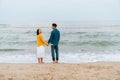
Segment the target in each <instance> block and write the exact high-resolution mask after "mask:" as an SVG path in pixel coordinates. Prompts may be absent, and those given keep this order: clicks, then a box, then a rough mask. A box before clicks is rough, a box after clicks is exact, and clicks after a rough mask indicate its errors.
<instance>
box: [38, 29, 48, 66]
mask: <svg viewBox="0 0 120 80" xmlns="http://www.w3.org/2000/svg"><path fill="white" fill-rule="evenodd" d="M44 45H46V46H48V43H47V42H45V40H44V38H43V36H42V30H41V29H37V57H38V63H40V64H41V63H43V57H44V55H45V48H44Z"/></svg>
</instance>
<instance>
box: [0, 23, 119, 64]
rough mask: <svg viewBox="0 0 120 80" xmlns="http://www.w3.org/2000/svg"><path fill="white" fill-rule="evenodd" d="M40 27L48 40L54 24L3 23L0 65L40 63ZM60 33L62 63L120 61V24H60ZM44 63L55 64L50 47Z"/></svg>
mask: <svg viewBox="0 0 120 80" xmlns="http://www.w3.org/2000/svg"><path fill="white" fill-rule="evenodd" d="M38 28H41V29H42V30H43V36H44V38H45V40H46V41H48V39H49V36H50V33H51V31H52V29H51V23H47V24H45V23H44V24H33V25H27V24H26V25H18V24H14V25H13V24H0V62H1V63H37V57H36V30H37V29H38ZM58 29H59V30H60V33H61V39H60V43H59V54H60V62H61V63H82V62H96V61H120V24H80V23H68V24H67V23H58ZM44 61H45V62H46V63H49V62H51V61H52V59H51V52H50V46H48V47H47V46H46V47H45V58H44Z"/></svg>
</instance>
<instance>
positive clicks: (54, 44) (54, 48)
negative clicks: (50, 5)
mask: <svg viewBox="0 0 120 80" xmlns="http://www.w3.org/2000/svg"><path fill="white" fill-rule="evenodd" d="M52 29H53V31H52V32H51V35H50V38H49V41H48V43H49V44H51V54H52V60H53V63H58V60H59V51H58V50H59V49H58V44H59V40H60V32H59V30H58V29H57V24H55V23H53V24H52Z"/></svg>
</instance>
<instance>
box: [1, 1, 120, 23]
mask: <svg viewBox="0 0 120 80" xmlns="http://www.w3.org/2000/svg"><path fill="white" fill-rule="evenodd" d="M104 20H108V21H109V20H113V21H114V20H120V0H0V23H38V22H41V21H44V22H46V21H47V22H49V21H104Z"/></svg>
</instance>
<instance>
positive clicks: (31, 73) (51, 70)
mask: <svg viewBox="0 0 120 80" xmlns="http://www.w3.org/2000/svg"><path fill="white" fill-rule="evenodd" d="M0 80H120V62H95V63H79V64H67V63H61V64H37V63H30V64H29V63H26V64H20V63H19V64H15V63H13V64H11V63H0Z"/></svg>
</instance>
